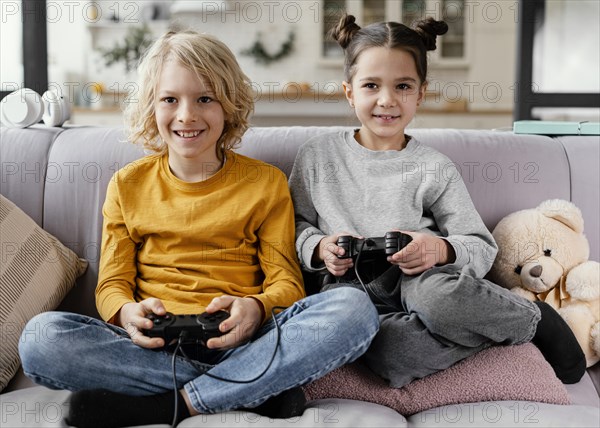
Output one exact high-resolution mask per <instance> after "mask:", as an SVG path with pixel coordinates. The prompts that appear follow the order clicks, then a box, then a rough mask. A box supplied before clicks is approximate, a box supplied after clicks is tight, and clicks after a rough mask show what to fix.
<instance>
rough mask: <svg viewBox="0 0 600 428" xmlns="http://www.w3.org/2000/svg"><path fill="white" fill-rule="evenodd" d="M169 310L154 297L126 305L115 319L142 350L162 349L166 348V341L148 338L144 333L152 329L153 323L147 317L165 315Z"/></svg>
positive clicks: (158, 338)
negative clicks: (144, 330)
mask: <svg viewBox="0 0 600 428" xmlns="http://www.w3.org/2000/svg"><path fill="white" fill-rule="evenodd" d="M166 313H167V310H166V309H165V307H164V306H163V304H162V302H161V301H160V300H159V299H156V298H154V297H151V298H148V299H145V300H142V301H141V302H139V303H133V302H132V303H125V304H124V305H123V306H121V309H120V310H119V312H118V313H117V316H116V317H115V321H116V323H117V325H119V326H121V327H123V328H124V329H125V330H126V331H127V333H128V334H129V336H130V337H131V340H132V341H133V343H135V344H136V345H138V346H141V347H142V348H160V347H163V346H165V341H164V339H162V338H160V337H148V336H146V335H144V333H142V330H143V329H149V328H152V321H151V320H149V319H148V318H146V315H149V314H156V315H165V314H166Z"/></svg>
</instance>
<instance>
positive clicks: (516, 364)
mask: <svg viewBox="0 0 600 428" xmlns="http://www.w3.org/2000/svg"><path fill="white" fill-rule="evenodd" d="M304 391H305V393H306V396H307V398H309V399H321V398H345V399H352V400H363V401H368V402H371V403H377V404H381V405H384V406H388V407H391V408H392V409H394V410H396V411H397V412H399V413H401V414H403V415H412V414H415V413H418V412H422V411H424V410H427V409H431V408H434V407H439V406H444V405H450V404H459V403H473V402H480V401H496V400H523V401H536V402H544V403H553V404H569V397H568V393H567V390H566V388H565V387H564V385H563V384H562V383H561V382H560V381H559V380H558V378H557V377H556V376H555V374H554V371H553V370H552V367H550V365H549V364H548V363H547V362H546V360H545V359H544V357H543V356H542V354H541V353H540V352H539V350H538V349H537V348H536V347H535V346H534V345H532V344H531V343H527V344H523V345H517V346H506V347H504V346H502V347H501V346H498V347H492V348H488V349H486V350H484V351H481V352H479V353H478V354H476V355H473V356H471V357H469V358H466V359H464V360H463V361H461V362H459V363H457V364H455V365H454V366H452V367H450V368H448V369H446V370H442V371H440V372H437V373H434V374H432V375H430V376H427V377H425V378H423V379H418V380H416V381H414V382H411V383H410V384H408V385H406V386H405V387H403V388H400V389H394V388H390V387H388V386H387V384H386V383H385V382H384V381H383V380H382V379H381V378H379V377H378V376H376V375H375V374H373V373H372V372H371V371H369V370H368V369H367V368H366V367H364V366H363V365H361V364H360V363H353V364H350V365H346V366H344V367H341V368H339V369H337V370H334V371H333V372H331V373H329V374H328V375H326V376H324V377H323V378H321V379H318V380H316V381H315V382H313V383H311V384H309V385H307V386H305V387H304Z"/></svg>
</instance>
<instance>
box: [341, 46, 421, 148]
mask: <svg viewBox="0 0 600 428" xmlns="http://www.w3.org/2000/svg"><path fill="white" fill-rule="evenodd" d="M355 67H356V68H355V69H356V72H355V73H354V76H353V77H352V81H351V82H350V83H348V82H344V83H343V85H344V91H345V93H346V98H347V99H348V102H349V103H350V105H351V106H353V107H354V109H355V112H356V116H357V117H358V120H359V121H360V123H361V124H362V127H361V129H360V131H359V132H358V134H357V140H358V141H359V143H361V144H362V145H363V146H365V147H367V148H369V149H371V150H399V149H402V148H403V147H404V144H405V141H404V130H405V128H406V126H407V125H408V124H409V123H410V121H411V120H412V119H413V117H414V116H415V113H416V110H417V106H418V105H419V104H420V102H421V101H422V99H423V97H424V94H425V85H423V84H422V82H421V81H420V79H419V76H418V74H417V68H416V65H415V61H414V59H413V57H412V56H411V55H410V54H409V53H408V52H405V51H403V50H400V49H388V48H385V47H372V48H368V49H366V50H365V51H364V52H362V53H361V54H360V56H359V57H358V61H357V62H356V64H355Z"/></svg>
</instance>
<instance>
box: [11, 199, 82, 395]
mask: <svg viewBox="0 0 600 428" xmlns="http://www.w3.org/2000/svg"><path fill="white" fill-rule="evenodd" d="M0 245H1V248H2V263H1V264H0V331H1V332H2V337H1V339H0V342H1V343H2V352H1V353H0V390H2V389H3V388H4V387H5V386H6V385H7V384H8V382H9V380H10V379H11V378H12V377H13V375H14V374H15V373H16V372H17V369H18V368H19V365H20V359H19V353H18V344H19V338H20V336H21V332H22V331H23V327H24V326H25V324H26V323H27V321H29V320H30V319H31V318H32V317H33V316H35V315H37V314H39V313H40V312H44V311H48V310H52V309H54V308H56V307H57V306H58V304H59V303H60V302H61V300H62V299H63V298H64V297H65V295H66V294H67V292H68V291H69V290H70V289H71V287H72V286H73V284H74V283H75V279H76V278H77V277H78V276H79V275H81V274H82V273H83V272H84V270H85V268H86V266H87V262H86V261H85V260H83V259H79V258H78V257H77V255H75V254H74V253H73V252H72V251H70V250H69V249H68V248H66V247H65V246H63V245H62V244H61V243H60V242H59V241H58V240H57V239H56V238H54V237H53V236H51V235H49V234H48V233H47V232H45V231H44V230H43V229H42V228H40V227H39V226H38V225H37V224H36V223H35V222H34V221H33V220H32V219H31V218H30V217H28V216H27V214H25V213H24V212H23V211H22V210H20V209H19V208H18V207H17V206H16V205H15V204H14V203H12V202H11V201H9V200H8V199H6V198H5V197H4V196H2V195H0ZM32 334H40V332H32Z"/></svg>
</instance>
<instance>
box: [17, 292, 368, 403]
mask: <svg viewBox="0 0 600 428" xmlns="http://www.w3.org/2000/svg"><path fill="white" fill-rule="evenodd" d="M276 318H277V321H278V322H279V325H280V342H279V346H278V348H277V351H276V353H275V358H274V360H273V363H272V365H271V367H270V368H269V370H268V371H267V372H266V373H265V374H264V375H263V376H261V377H260V378H259V379H257V380H256V381H254V382H251V383H231V382H225V381H221V380H216V379H213V378H211V377H209V376H206V375H204V373H207V372H208V373H210V374H212V375H216V376H219V377H222V378H227V379H236V380H248V379H252V378H254V377H255V376H256V375H258V374H260V373H261V372H262V371H263V370H264V369H265V367H266V366H267V364H268V363H269V361H270V359H271V356H272V355H273V352H274V349H275V344H276V340H275V339H276V331H275V324H274V322H273V320H272V319H271V320H269V321H268V322H266V323H265V324H264V325H263V326H262V327H261V329H260V330H259V331H258V332H257V334H256V335H255V337H254V338H253V340H252V341H251V342H249V343H246V344H244V345H242V346H240V347H238V348H235V349H232V350H228V351H215V350H208V349H206V348H203V347H201V346H198V347H197V348H196V349H190V348H189V347H188V352H191V353H193V354H194V356H193V358H194V360H187V359H185V358H183V357H180V356H177V357H176V373H177V388H178V389H180V388H182V387H184V388H185V391H186V392H187V394H188V396H189V398H190V400H191V403H192V405H193V407H194V408H195V409H196V410H197V411H198V412H200V413H216V412H223V411H227V410H232V409H241V408H253V407H256V406H258V405H260V404H261V403H263V402H264V401H266V400H267V399H269V398H271V397H273V396H275V395H278V394H280V393H281V392H283V391H285V390H287V389H290V388H293V387H296V386H300V385H304V384H306V383H308V382H311V381H313V380H315V379H317V378H319V377H321V376H324V375H325V374H327V373H328V372H330V371H332V370H334V369H336V368H337V367H340V366H342V365H343V364H346V363H348V362H351V361H353V360H355V359H356V358H358V357H359V356H360V355H362V354H363V353H364V352H365V351H366V350H367V348H368V347H369V344H370V343H371V341H372V339H373V337H374V336H375V334H376V333H377V330H378V328H379V319H378V315H377V311H376V309H375V307H374V306H373V304H372V303H371V302H370V300H369V299H368V297H367V296H366V295H365V293H364V292H362V291H359V290H356V289H352V288H340V289H336V290H332V291H329V292H325V293H319V294H317V295H313V296H309V297H307V298H305V299H302V300H300V301H298V302H296V303H295V304H294V305H292V306H291V307H289V308H287V309H286V310H284V311H282V312H281V313H279V314H277V315H276ZM19 353H20V355H21V361H22V364H23V370H24V372H25V374H26V375H27V376H28V377H30V378H31V379H32V380H34V381H35V382H36V383H38V384H41V385H44V386H47V387H49V388H52V389H68V390H71V391H78V390H84V389H100V388H102V389H108V390H111V391H114V392H119V393H123V394H129V395H151V394H158V393H163V392H167V391H170V390H173V377H172V364H171V362H172V356H173V355H172V353H171V352H169V350H168V349H160V350H151V349H145V348H142V347H139V346H137V345H135V344H134V343H133V342H132V341H131V339H130V337H129V335H128V334H127V332H126V331H125V330H124V329H122V328H119V327H116V326H114V325H110V324H107V323H105V322H103V321H100V320H98V319H95V318H91V317H87V316H84V315H79V314H71V313H64V312H46V313H43V314H40V315H38V316H36V317H34V318H33V319H31V321H29V323H28V324H27V326H26V327H25V329H24V330H23V333H22V336H21V340H20V343H19Z"/></svg>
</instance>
